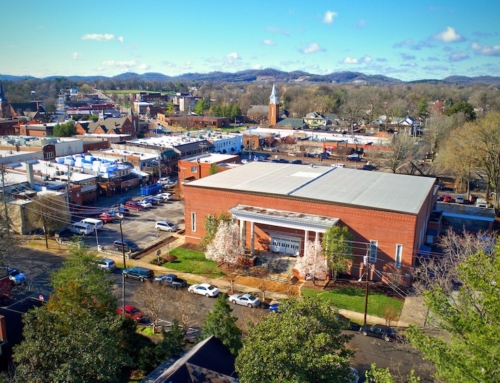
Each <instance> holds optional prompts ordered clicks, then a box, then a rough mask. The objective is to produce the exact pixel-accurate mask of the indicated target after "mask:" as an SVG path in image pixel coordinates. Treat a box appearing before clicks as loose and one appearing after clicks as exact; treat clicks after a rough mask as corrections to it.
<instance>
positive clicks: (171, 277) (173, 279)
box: [155, 274, 187, 290]
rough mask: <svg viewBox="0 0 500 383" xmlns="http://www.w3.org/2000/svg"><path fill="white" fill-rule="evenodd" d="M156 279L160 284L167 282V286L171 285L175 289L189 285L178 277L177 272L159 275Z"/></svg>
mask: <svg viewBox="0 0 500 383" xmlns="http://www.w3.org/2000/svg"><path fill="white" fill-rule="evenodd" d="M155 281H157V282H158V283H160V284H161V283H165V284H166V285H167V286H170V287H172V288H173V289H175V290H177V289H179V288H183V287H186V286H187V282H186V281H185V280H184V279H181V278H177V275H175V274H165V275H158V276H157V277H156V278H155Z"/></svg>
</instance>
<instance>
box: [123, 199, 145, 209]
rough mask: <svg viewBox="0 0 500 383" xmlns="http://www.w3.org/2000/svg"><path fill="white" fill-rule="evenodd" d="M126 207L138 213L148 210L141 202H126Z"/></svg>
mask: <svg viewBox="0 0 500 383" xmlns="http://www.w3.org/2000/svg"><path fill="white" fill-rule="evenodd" d="M125 207H128V208H129V209H134V210H137V211H144V210H146V208H145V207H144V206H142V205H141V204H139V202H135V201H127V202H125Z"/></svg>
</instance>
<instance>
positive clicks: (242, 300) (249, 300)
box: [229, 294, 260, 308]
mask: <svg viewBox="0 0 500 383" xmlns="http://www.w3.org/2000/svg"><path fill="white" fill-rule="evenodd" d="M229 302H231V303H234V304H236V305H242V306H247V307H252V308H254V307H258V306H260V300H259V298H257V297H254V296H253V295H251V294H234V295H231V296H230V297H229Z"/></svg>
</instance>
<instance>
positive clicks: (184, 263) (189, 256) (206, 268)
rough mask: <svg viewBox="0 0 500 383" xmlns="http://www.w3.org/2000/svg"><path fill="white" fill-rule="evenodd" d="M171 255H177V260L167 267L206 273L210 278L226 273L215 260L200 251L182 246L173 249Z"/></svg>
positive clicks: (185, 271) (169, 263)
mask: <svg viewBox="0 0 500 383" xmlns="http://www.w3.org/2000/svg"><path fill="white" fill-rule="evenodd" d="M170 255H175V256H176V257H177V260H176V261H174V262H168V263H166V264H165V267H166V268H168V269H174V270H177V271H181V272H184V273H191V274H197V275H204V276H207V277H210V278H216V277H221V276H223V275H224V273H223V272H222V271H220V270H219V268H218V267H217V263H216V262H215V261H209V260H208V259H206V258H205V254H204V253H202V252H200V251H195V250H189V249H185V248H182V247H178V248H177V249H174V250H171V251H170Z"/></svg>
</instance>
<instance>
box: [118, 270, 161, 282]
mask: <svg viewBox="0 0 500 383" xmlns="http://www.w3.org/2000/svg"><path fill="white" fill-rule="evenodd" d="M123 275H124V276H125V278H133V279H138V280H140V281H141V282H144V281H145V280H146V279H147V280H149V281H150V282H153V278H154V277H155V275H154V273H153V270H151V269H148V268H146V267H140V266H135V267H130V268H128V269H125V270H123Z"/></svg>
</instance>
